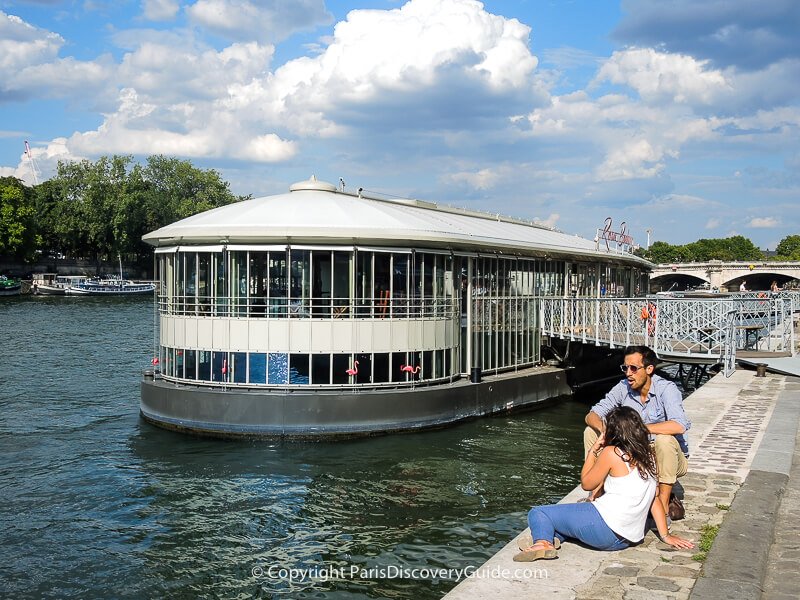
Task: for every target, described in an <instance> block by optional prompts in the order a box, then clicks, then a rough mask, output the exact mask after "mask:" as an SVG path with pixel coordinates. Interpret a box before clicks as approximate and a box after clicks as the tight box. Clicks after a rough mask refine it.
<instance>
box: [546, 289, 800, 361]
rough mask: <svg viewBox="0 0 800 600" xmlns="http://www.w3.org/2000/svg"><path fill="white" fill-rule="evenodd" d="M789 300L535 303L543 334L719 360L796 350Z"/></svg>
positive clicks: (792, 305) (794, 303)
mask: <svg viewBox="0 0 800 600" xmlns="http://www.w3.org/2000/svg"><path fill="white" fill-rule="evenodd" d="M798 309H800V303H798V302H797V298H796V296H794V295H781V294H774V295H772V296H768V297H758V296H755V297H750V296H746V297H733V296H726V297H724V298H661V297H654V296H651V297H647V298H541V299H540V312H541V315H540V323H541V328H542V335H547V336H554V337H559V338H562V339H569V340H574V341H580V342H583V343H591V344H596V345H608V346H610V347H612V348H614V347H620V346H630V345H635V344H645V345H648V346H650V347H652V348H653V349H654V350H655V351H656V353H657V354H658V355H659V356H660V357H662V358H665V359H671V360H680V359H683V360H686V361H689V362H692V361H694V362H707V363H722V364H723V365H724V367H725V370H726V373H728V374H729V373H730V372H732V370H733V367H734V364H735V356H736V352H737V351H739V352H742V351H759V352H788V353H790V354H792V355H794V353H795V340H794V327H793V313H794V312H795V311H796V310H798Z"/></svg>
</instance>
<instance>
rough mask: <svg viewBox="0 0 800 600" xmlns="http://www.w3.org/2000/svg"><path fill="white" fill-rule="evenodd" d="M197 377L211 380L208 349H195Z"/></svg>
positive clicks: (202, 379)
mask: <svg viewBox="0 0 800 600" xmlns="http://www.w3.org/2000/svg"><path fill="white" fill-rule="evenodd" d="M197 363H198V364H197V379H198V380H200V381H211V352H209V351H208V350H198V351H197Z"/></svg>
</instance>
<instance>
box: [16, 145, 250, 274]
mask: <svg viewBox="0 0 800 600" xmlns="http://www.w3.org/2000/svg"><path fill="white" fill-rule="evenodd" d="M248 197H249V196H246V197H237V196H234V195H233V194H231V192H230V190H229V185H228V183H227V182H225V181H222V179H221V178H220V175H219V173H218V172H217V171H214V170H201V169H197V168H195V167H194V166H193V165H192V164H191V163H190V162H188V161H184V160H179V159H177V158H166V157H163V156H151V157H150V158H148V159H147V164H146V165H145V166H142V165H140V164H138V163H136V162H134V160H133V157H131V156H113V157H110V158H109V157H107V156H103V157H101V158H99V159H98V160H97V161H95V162H91V161H88V160H82V161H79V162H59V164H58V170H57V173H56V176H55V177H54V178H52V179H50V180H48V181H45V182H44V183H42V184H40V185H38V186H36V188H35V190H33V191H32V193H31V199H32V200H31V208H32V210H33V212H34V214H35V216H36V223H37V226H38V234H39V243H40V244H44V248H43V249H46V250H55V251H59V252H63V253H65V254H69V255H71V256H79V257H84V258H95V259H100V258H103V257H105V258H114V257H116V255H118V254H124V255H126V256H127V257H129V258H130V259H134V260H139V261H141V262H146V261H149V259H150V256H151V253H152V250H151V248H150V247H149V246H147V245H146V244H144V243H143V242H142V241H141V239H142V236H143V235H144V234H145V233H148V232H149V231H153V230H155V229H158V228H159V227H163V226H165V225H168V224H170V223H173V222H175V221H177V220H179V219H183V218H185V217H188V216H191V215H193V214H196V213H198V212H202V211H205V210H208V209H210V208H215V207H218V206H224V205H226V204H230V203H232V202H236V201H239V200H244V199H246V198H248ZM4 221H5V219H4ZM14 239H16V238H14ZM0 249H2V246H0Z"/></svg>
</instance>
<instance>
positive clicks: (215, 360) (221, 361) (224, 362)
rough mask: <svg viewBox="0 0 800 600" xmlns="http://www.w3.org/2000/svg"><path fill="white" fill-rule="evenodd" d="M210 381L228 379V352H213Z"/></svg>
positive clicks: (224, 380)
mask: <svg viewBox="0 0 800 600" xmlns="http://www.w3.org/2000/svg"><path fill="white" fill-rule="evenodd" d="M211 380H212V381H218V382H227V381H228V353H227V352H214V353H213V356H212V375H211Z"/></svg>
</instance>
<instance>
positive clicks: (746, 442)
mask: <svg viewBox="0 0 800 600" xmlns="http://www.w3.org/2000/svg"><path fill="white" fill-rule="evenodd" d="M785 385H786V378H785V377H783V376H780V375H771V374H770V375H768V376H767V377H764V378H756V377H754V373H753V372H751V371H736V372H735V373H734V375H733V376H732V377H731V378H729V379H725V378H724V377H723V376H722V375H718V376H716V377H715V378H714V379H713V380H712V381H711V382H709V383H707V384H706V385H705V386H703V387H701V388H700V389H699V390H697V391H696V392H695V393H693V394H692V395H691V396H690V397H689V398H687V400H686V402H685V406H686V410H687V413H688V415H689V417H690V419H691V420H692V425H693V426H692V429H691V430H690V435H691V437H690V441H691V443H692V454H691V457H690V460H689V473H688V474H687V475H686V476H685V477H682V478H681V479H680V486H681V487H682V488H683V491H684V504H685V506H686V519H684V520H681V521H677V522H675V523H673V525H672V531H673V532H674V533H676V534H677V535H680V536H682V537H686V538H689V539H692V540H694V541H695V543H697V542H698V541H699V539H700V535H701V532H702V530H703V528H704V527H705V526H706V525H711V526H714V525H720V524H721V523H722V521H723V518H724V516H725V514H726V511H727V510H728V509H729V507H730V505H731V503H732V502H733V499H734V496H735V495H736V492H737V490H738V489H739V488H740V486H741V485H742V482H743V481H744V479H745V477H746V476H747V473H748V471H749V467H750V464H751V462H752V460H753V457H754V456H755V454H756V451H757V449H758V447H759V443H760V441H761V438H762V436H763V434H764V431H765V429H766V426H767V423H768V422H769V419H770V416H771V414H772V411H773V409H774V407H775V403H776V401H777V398H778V395H779V394H780V393H781V391H782V390H783V389H784V387H785ZM676 490H678V486H676ZM794 492H795V493H797V494H800V489H797V488H795V490H794ZM583 495H585V492H580V491H579V488H576V490H573V492H572V493H570V494H569V495H568V496H567V497H566V498H565V500H564V501H567V502H569V501H572V502H574V501H575V500H577V499H578V498H579V497H581V496H583ZM794 504H795V506H797V503H794ZM787 510H788V509H787ZM785 518H786V519H787V520H790V521H791V522H792V523H793V527H794V528H793V529H791V530H788V529H787V531H786V532H785V535H786V545H785V548H784V550H783V551H779V550H776V552H781V555H780V556H777V555H776V560H778V561H784V562H786V563H789V562H791V564H793V565H798V564H800V535H798V533H800V514H798V512H797V511H792V512H789V513H788V514H786V515H785ZM526 532H527V530H526ZM515 552H516V540H514V542H512V543H509V544H508V545H507V546H506V547H505V548H503V549H502V550H501V551H500V552H498V553H497V554H496V555H495V556H494V557H492V558H491V559H490V560H489V561H487V563H486V565H484V566H485V567H487V568H489V567H509V566H512V565H518V564H519V563H513V562H512V561H511V558H512V556H513V554H514V553H515ZM697 552H698V549H695V550H693V551H683V550H676V549H674V548H672V547H670V546H668V545H667V544H664V543H662V542H661V541H660V540H659V539H658V537H657V536H656V535H655V533H654V532H652V531H651V532H649V533H648V534H647V536H646V537H645V540H644V542H643V543H642V544H639V545H637V546H636V547H633V548H628V549H626V550H623V551H620V552H609V553H602V552H597V551H594V550H589V549H586V548H582V547H581V546H578V545H576V544H571V543H566V544H564V546H563V547H562V549H561V551H560V553H559V558H558V560H554V561H542V562H537V563H534V566H535V567H537V568H539V569H542V570H543V571H544V572H545V576H544V577H540V578H538V579H525V578H524V577H515V576H513V575H511V576H509V577H508V578H504V579H503V580H501V581H497V580H483V581H470V580H467V581H464V582H462V583H461V584H459V586H457V587H456V588H455V589H454V590H453V591H452V592H451V593H450V594H448V596H447V598H448V600H455V599H462V598H463V599H466V598H483V597H486V596H487V595H490V596H497V597H503V598H509V599H511V598H530V597H531V596H532V595H539V594H542V593H546V594H547V595H548V597H549V598H558V599H560V598H565V599H566V598H569V599H578V600H595V599H596V600H600V599H603V600H639V599H641V600H645V599H647V600H650V599H685V598H688V597H689V594H690V592H691V590H692V587H693V586H694V584H695V582H696V580H697V579H698V577H699V576H700V573H701V569H702V566H703V563H702V562H701V561H699V560H695V558H693V556H694V555H695V554H696V553H697ZM799 571H800V568H797V567H795V572H799ZM776 597H777V598H782V597H781V596H776ZM786 597H787V598H788V597H789V596H786ZM792 597H796V596H792Z"/></svg>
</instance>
